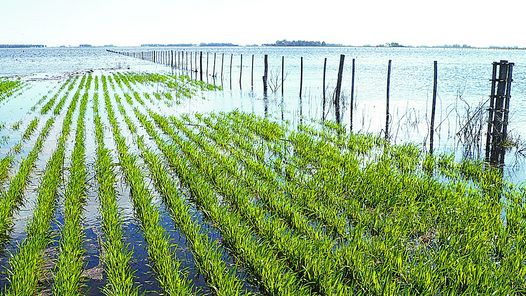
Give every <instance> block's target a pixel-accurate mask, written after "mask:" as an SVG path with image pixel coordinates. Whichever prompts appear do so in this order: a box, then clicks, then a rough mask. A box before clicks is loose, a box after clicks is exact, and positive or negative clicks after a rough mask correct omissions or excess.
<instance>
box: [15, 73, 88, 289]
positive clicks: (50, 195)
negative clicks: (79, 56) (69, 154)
mask: <svg viewBox="0 0 526 296" xmlns="http://www.w3.org/2000/svg"><path fill="white" fill-rule="evenodd" d="M83 79H84V78H83ZM81 87H82V85H81ZM79 97H80V87H79V90H78V91H77V92H76V93H75V95H74V97H73V99H72V101H71V103H70V105H69V107H68V111H67V114H66V117H65V119H64V122H63V126H62V133H61V135H60V138H59V140H58V145H57V149H56V150H55V152H54V153H53V155H52V156H51V159H50V160H49V161H48V163H47V165H46V170H45V173H44V176H43V177H42V180H41V185H40V188H39V191H38V198H37V204H36V208H35V211H34V212H33V218H32V219H31V221H30V222H29V224H28V226H27V238H26V239H25V240H24V241H23V242H22V244H21V245H20V247H19V249H18V253H16V254H15V255H14V256H13V257H11V258H10V259H9V274H10V277H9V283H10V285H9V287H8V288H7V290H6V291H5V294H6V295H34V294H36V293H37V291H38V282H39V280H40V278H41V275H42V267H43V264H44V250H45V249H46V247H47V246H48V245H49V243H50V242H51V240H52V238H51V236H50V233H49V229H50V227H51V221H52V219H53V215H54V211H55V205H56V200H57V189H58V186H59V184H60V180H61V177H62V166H63V163H64V156H65V143H66V140H67V138H68V136H69V131H70V128H71V121H72V117H73V112H74V110H75V108H76V105H77V102H78V100H79Z"/></svg>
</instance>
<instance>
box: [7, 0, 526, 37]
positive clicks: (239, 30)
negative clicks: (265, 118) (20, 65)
mask: <svg viewBox="0 0 526 296" xmlns="http://www.w3.org/2000/svg"><path fill="white" fill-rule="evenodd" d="M1 1H2V2H1V4H0V44H45V45H48V46H60V45H73V46H76V45H79V44H92V45H105V44H114V45H123V46H134V45H140V44H147V43H148V44H149V43H163V44H166V43H201V42H231V43H235V44H240V45H249V44H263V43H274V42H275V41H276V40H282V39H287V40H312V41H325V42H328V43H339V44H345V45H378V44H384V43H387V42H398V43H400V44H403V45H414V46H417V45H444V44H468V45H472V46H520V47H526V34H524V33H523V31H524V30H523V28H524V23H523V22H522V20H523V14H524V12H523V9H522V8H523V7H524V4H521V2H520V1H519V0H501V1H498V2H495V1H493V2H490V1H487V0H478V1H476V0H435V1H429V0H398V1H396V0H391V1H390V0H359V1H357V0H347V1H344V0H319V1H311V0H303V1H299V0H257V1H256V0H215V1H214V0H185V1H182V0H148V1H146V0H127V1H126V0H1ZM497 18H501V19H503V20H502V21H496V20H497ZM493 20H495V21H493Z"/></svg>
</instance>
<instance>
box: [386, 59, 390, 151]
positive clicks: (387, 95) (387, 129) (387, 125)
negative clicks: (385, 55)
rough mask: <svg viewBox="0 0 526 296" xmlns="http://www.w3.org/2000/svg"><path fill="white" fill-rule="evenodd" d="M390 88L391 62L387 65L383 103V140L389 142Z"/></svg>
mask: <svg viewBox="0 0 526 296" xmlns="http://www.w3.org/2000/svg"><path fill="white" fill-rule="evenodd" d="M390 88H391V60H389V63H388V65H387V93H386V102H385V140H386V141H387V140H389V119H390V117H391V114H389V92H390Z"/></svg>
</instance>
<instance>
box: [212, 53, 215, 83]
mask: <svg viewBox="0 0 526 296" xmlns="http://www.w3.org/2000/svg"><path fill="white" fill-rule="evenodd" d="M212 77H213V78H214V80H215V78H216V53H215V52H214V65H213V66H212Z"/></svg>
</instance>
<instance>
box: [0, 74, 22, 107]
mask: <svg viewBox="0 0 526 296" xmlns="http://www.w3.org/2000/svg"><path fill="white" fill-rule="evenodd" d="M23 86H24V83H23V82H22V81H20V80H19V79H17V80H10V79H4V78H0V102H1V101H3V100H5V99H6V98H8V97H10V96H11V95H13V94H14V93H15V92H16V91H18V90H20V89H22V88H23Z"/></svg>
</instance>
